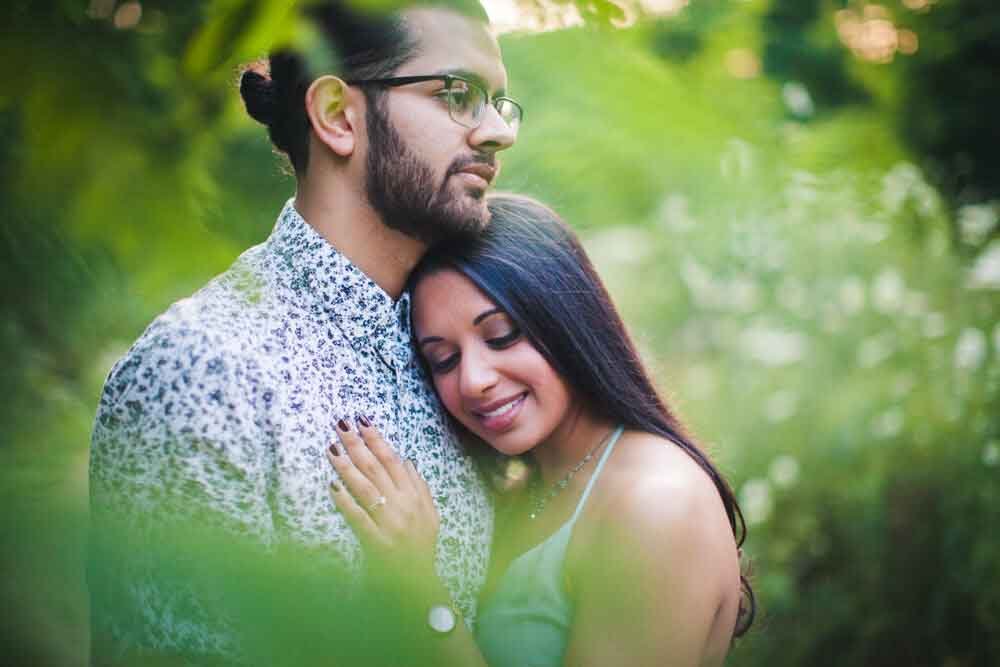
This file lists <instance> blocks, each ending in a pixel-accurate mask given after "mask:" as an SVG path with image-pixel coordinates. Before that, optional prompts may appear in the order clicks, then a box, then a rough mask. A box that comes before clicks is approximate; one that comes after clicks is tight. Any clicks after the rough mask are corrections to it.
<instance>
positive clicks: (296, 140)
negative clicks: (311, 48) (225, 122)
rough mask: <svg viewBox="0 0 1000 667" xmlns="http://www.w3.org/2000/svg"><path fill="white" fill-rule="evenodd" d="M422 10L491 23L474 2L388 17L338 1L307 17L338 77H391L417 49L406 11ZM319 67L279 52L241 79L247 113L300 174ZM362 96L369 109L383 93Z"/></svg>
mask: <svg viewBox="0 0 1000 667" xmlns="http://www.w3.org/2000/svg"><path fill="white" fill-rule="evenodd" d="M419 6H424V7H428V8H434V7H439V8H442V9H450V10H453V11H456V12H459V13H461V14H464V15H466V16H469V17H472V18H476V19H481V20H482V21H484V22H486V21H488V19H487V16H486V12H485V10H484V9H483V7H482V5H480V4H479V3H478V2H477V1H476V0H423V2H414V3H411V4H403V5H402V6H399V7H398V8H396V9H394V10H393V11H392V12H390V13H369V12H364V11H362V10H359V9H354V8H352V7H351V6H350V5H349V3H347V2H345V1H344V0H340V1H338V2H320V3H314V4H310V5H309V6H308V7H307V8H306V9H305V10H304V13H305V15H306V18H307V20H308V21H309V22H311V23H312V24H313V25H314V26H315V27H316V28H318V30H319V32H320V34H321V35H322V37H323V38H324V39H325V40H326V42H327V45H328V46H329V47H330V48H331V49H332V51H333V56H334V58H335V62H336V63H337V65H336V74H337V75H338V76H339V77H340V78H342V79H344V80H351V79H374V78H380V77H387V76H391V75H392V74H393V73H395V71H396V70H397V69H399V67H401V66H402V65H403V64H405V63H406V62H407V61H409V60H410V59H411V58H412V57H413V56H414V54H415V52H416V50H417V47H418V46H419V45H418V43H417V40H416V37H415V36H414V35H413V34H412V32H411V31H410V30H409V29H408V27H407V25H406V20H405V18H404V17H403V14H402V12H403V11H404V10H406V9H414V8H416V7H419ZM310 65H312V67H310ZM316 65H317V63H311V62H309V59H308V58H307V57H306V56H305V55H304V54H303V53H302V52H300V51H296V50H294V49H281V50H279V51H275V52H274V53H272V54H270V56H269V57H268V58H267V60H262V61H259V62H256V63H251V64H249V65H246V66H245V67H244V68H243V72H242V74H241V76H240V96H241V97H242V98H243V102H244V104H245V105H246V109H247V113H248V114H250V116H251V117H252V118H253V119H254V120H256V121H257V122H259V123H261V124H262V125H266V126H267V131H268V135H269V136H270V137H271V143H272V144H274V147H275V149H277V150H278V151H279V152H281V153H284V154H285V155H286V156H287V157H288V160H289V161H290V162H291V163H292V167H293V168H294V169H295V171H296V172H301V171H303V170H304V169H305V168H306V166H307V165H308V164H309V131H310V125H309V116H308V115H307V114H306V107H305V95H306V91H307V90H309V86H310V85H311V84H312V82H313V80H315V78H316V76H318V75H317V74H316V73H315V72H314V70H315V67H316ZM364 94H365V97H366V99H367V100H368V102H369V104H370V105H372V106H376V105H377V104H378V101H379V99H380V97H381V95H382V94H383V91H382V90H381V89H379V88H377V87H371V88H369V87H366V88H365V89H364ZM369 111H371V110H369Z"/></svg>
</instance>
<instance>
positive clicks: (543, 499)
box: [528, 429, 615, 520]
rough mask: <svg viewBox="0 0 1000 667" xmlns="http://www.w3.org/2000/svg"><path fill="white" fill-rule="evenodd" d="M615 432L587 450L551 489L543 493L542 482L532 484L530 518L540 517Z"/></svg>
mask: <svg viewBox="0 0 1000 667" xmlns="http://www.w3.org/2000/svg"><path fill="white" fill-rule="evenodd" d="M614 432H615V431H614V429H611V432H610V433H608V434H607V435H606V436H604V437H603V438H602V439H601V440H600V441H599V442H598V443H597V444H596V445H594V446H593V447H591V449H590V451H589V452H587V455H586V456H584V457H583V458H582V459H580V462H579V463H577V464H576V465H575V466H573V467H572V468H570V470H569V472H567V473H566V474H565V475H563V477H562V479H560V480H559V481H558V482H556V483H555V484H553V485H552V486H551V487H549V490H548V491H547V492H546V493H544V494H543V493H541V491H540V490H539V486H540V484H539V483H537V482H536V483H535V484H533V485H532V486H531V491H530V494H531V512H530V513H529V514H528V518H529V519H531V520H534V519H536V518H538V515H539V514H541V513H542V510H544V509H545V506H546V505H548V504H549V502H550V501H551V500H552V499H553V498H555V497H556V496H558V495H559V494H560V493H562V491H563V490H564V489H565V488H566V487H567V486H569V482H570V480H571V479H573V477H575V476H576V473H578V472H580V470H582V469H583V466H585V465H587V463H588V462H589V461H590V459H592V458H594V454H596V453H597V452H598V451H600V449H601V447H602V446H604V443H606V442H607V441H608V438H610V437H611V433H614Z"/></svg>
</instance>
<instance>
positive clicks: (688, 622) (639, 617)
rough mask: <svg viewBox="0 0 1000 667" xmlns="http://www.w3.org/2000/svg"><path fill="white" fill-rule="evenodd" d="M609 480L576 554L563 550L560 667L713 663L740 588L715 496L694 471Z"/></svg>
mask: <svg viewBox="0 0 1000 667" xmlns="http://www.w3.org/2000/svg"><path fill="white" fill-rule="evenodd" d="M683 467H684V468H686V467H687V466H683ZM661 469H662V468H661ZM607 479H608V481H611V479H612V476H610V475H609V476H608V477H607ZM618 479H619V480H624V481H625V483H619V486H620V488H617V489H613V488H609V489H606V491H608V493H604V494H602V495H603V496H604V497H606V498H609V499H610V500H609V501H608V502H607V503H605V504H604V505H603V506H602V507H599V516H598V517H596V518H595V522H594V524H593V525H592V529H591V530H585V531H581V532H582V535H581V536H582V537H583V543H582V544H581V545H580V546H581V547H582V548H579V549H573V548H572V547H571V553H572V554H573V559H572V564H571V567H570V569H569V571H568V573H567V574H568V577H569V586H570V591H571V594H572V596H573V599H574V602H575V609H576V612H575V616H574V619H573V624H572V628H571V632H570V641H569V646H568V649H567V654H566V659H565V664H566V665H572V666H573V667H584V666H590V665H593V666H595V667H596V666H597V665H611V664H619V665H630V666H635V667H639V666H642V665H670V666H671V667H696V666H701V665H719V664H721V663H722V660H723V658H724V657H725V654H726V650H727V649H728V645H729V637H730V636H731V632H732V629H733V625H734V623H735V618H736V616H735V613H736V609H737V607H738V591H739V583H740V582H739V566H738V562H737V555H736V545H735V541H734V539H733V535H732V531H731V529H730V528H729V524H728V521H727V520H726V515H725V512H724V510H723V507H722V503H721V500H720V499H719V494H718V492H717V491H716V490H715V487H714V486H713V485H712V483H711V481H710V480H709V479H708V478H707V476H705V475H704V473H702V472H701V471H700V470H697V469H696V470H694V471H691V470H686V471H683V472H679V473H678V472H677V471H673V472H669V471H668V473H667V474H665V475H651V474H638V475H634V476H629V475H623V476H621V477H619V478H618ZM577 554H579V555H577ZM734 595H735V597H734Z"/></svg>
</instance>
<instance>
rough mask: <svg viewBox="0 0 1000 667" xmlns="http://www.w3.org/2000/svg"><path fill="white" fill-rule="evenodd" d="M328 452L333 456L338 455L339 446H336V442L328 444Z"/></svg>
mask: <svg viewBox="0 0 1000 667" xmlns="http://www.w3.org/2000/svg"><path fill="white" fill-rule="evenodd" d="M330 453H331V454H333V455H334V456H340V448H338V447H337V444H336V443H334V444H332V445H330Z"/></svg>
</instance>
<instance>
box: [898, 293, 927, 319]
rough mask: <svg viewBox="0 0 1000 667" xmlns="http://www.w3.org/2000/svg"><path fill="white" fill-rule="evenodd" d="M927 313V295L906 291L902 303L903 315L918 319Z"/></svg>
mask: <svg viewBox="0 0 1000 667" xmlns="http://www.w3.org/2000/svg"><path fill="white" fill-rule="evenodd" d="M926 312H927V295H926V294H924V293H923V292H918V291H917V290H908V291H907V292H906V299H905V300H904V302H903V313H904V314H906V315H908V316H909V317H920V316H921V315H923V314H924V313H926Z"/></svg>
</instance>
